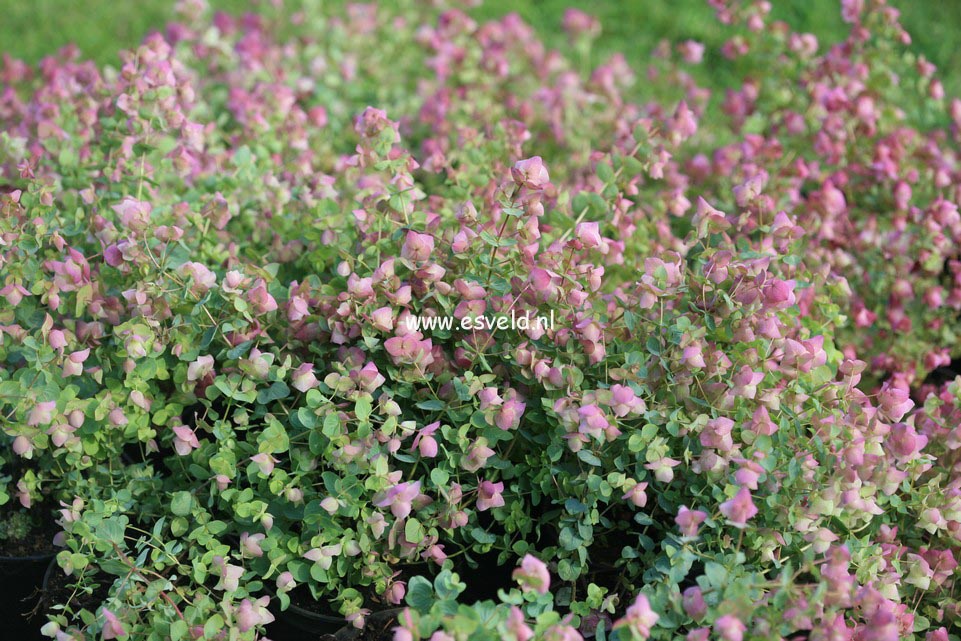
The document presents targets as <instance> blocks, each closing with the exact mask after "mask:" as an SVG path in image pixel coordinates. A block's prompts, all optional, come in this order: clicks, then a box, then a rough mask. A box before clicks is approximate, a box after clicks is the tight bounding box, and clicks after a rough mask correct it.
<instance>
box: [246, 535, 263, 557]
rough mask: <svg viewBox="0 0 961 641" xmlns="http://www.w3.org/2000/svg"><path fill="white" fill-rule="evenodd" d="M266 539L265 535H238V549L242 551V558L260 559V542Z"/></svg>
mask: <svg viewBox="0 0 961 641" xmlns="http://www.w3.org/2000/svg"><path fill="white" fill-rule="evenodd" d="M265 538H267V535H266V534H261V533H257V534H249V533H247V532H244V533H243V534H241V535H240V549H241V550H242V551H243V553H244V556H248V557H261V556H263V555H264V551H263V550H262V549H261V548H260V542H261V541H263V540H264V539H265Z"/></svg>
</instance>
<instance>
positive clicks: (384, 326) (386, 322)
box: [370, 307, 394, 332]
mask: <svg viewBox="0 0 961 641" xmlns="http://www.w3.org/2000/svg"><path fill="white" fill-rule="evenodd" d="M370 324H371V325H373V326H374V327H375V328H377V329H379V330H380V331H382V332H390V331H393V329H394V313H393V312H392V311H391V309H390V307H380V308H378V309H375V310H374V311H372V312H371V313H370Z"/></svg>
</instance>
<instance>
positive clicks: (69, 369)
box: [62, 347, 90, 378]
mask: <svg viewBox="0 0 961 641" xmlns="http://www.w3.org/2000/svg"><path fill="white" fill-rule="evenodd" d="M89 356H90V348H89V347H88V348H87V349H81V350H79V351H76V352H72V353H71V354H70V355H69V356H67V358H66V360H65V361H64V362H63V371H62V374H63V377H64V378H67V377H70V376H80V375H81V374H83V363H84V361H86V360H87V357H89Z"/></svg>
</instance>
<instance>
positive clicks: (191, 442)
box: [173, 425, 200, 456]
mask: <svg viewBox="0 0 961 641" xmlns="http://www.w3.org/2000/svg"><path fill="white" fill-rule="evenodd" d="M173 431H174V450H176V452H177V454H179V455H180V456H187V455H188V454H190V452H191V450H195V449H197V448H198V447H200V441H198V440H197V435H196V434H194V431H193V430H192V429H190V428H189V427H187V426H186V425H177V426H175V427H174V428H173Z"/></svg>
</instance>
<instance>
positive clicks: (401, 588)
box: [385, 581, 407, 605]
mask: <svg viewBox="0 0 961 641" xmlns="http://www.w3.org/2000/svg"><path fill="white" fill-rule="evenodd" d="M406 594H407V585H406V584H405V583H404V582H403V581H394V582H393V583H391V584H390V587H389V588H387V594H386V595H385V596H386V600H387V602H388V603H390V604H392V605H400V604H401V603H403V602H404V595H406Z"/></svg>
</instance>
